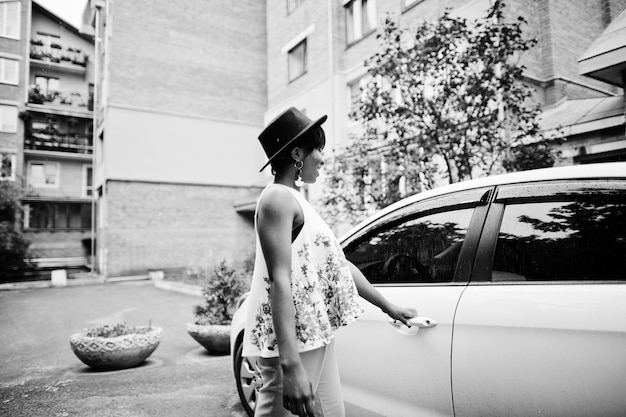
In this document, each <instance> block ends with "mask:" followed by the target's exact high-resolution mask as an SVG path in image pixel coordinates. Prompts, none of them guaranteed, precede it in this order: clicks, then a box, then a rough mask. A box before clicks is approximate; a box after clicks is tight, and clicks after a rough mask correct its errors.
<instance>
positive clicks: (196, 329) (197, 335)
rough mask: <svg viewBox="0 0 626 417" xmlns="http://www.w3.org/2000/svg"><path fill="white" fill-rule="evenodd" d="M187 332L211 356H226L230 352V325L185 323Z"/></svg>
mask: <svg viewBox="0 0 626 417" xmlns="http://www.w3.org/2000/svg"><path fill="white" fill-rule="evenodd" d="M187 332H188V333H189V335H190V336H191V337H193V338H194V339H195V340H196V342H198V343H200V344H201V345H202V346H203V347H204V348H205V349H206V350H208V351H209V352H210V353H212V354H215V355H226V354H228V353H229V352H230V324H226V325H221V324H192V323H187Z"/></svg>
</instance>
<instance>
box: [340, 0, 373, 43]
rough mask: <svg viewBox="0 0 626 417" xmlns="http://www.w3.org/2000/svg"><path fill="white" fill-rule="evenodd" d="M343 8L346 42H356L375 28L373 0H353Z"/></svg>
mask: <svg viewBox="0 0 626 417" xmlns="http://www.w3.org/2000/svg"><path fill="white" fill-rule="evenodd" d="M345 8H346V29H347V31H348V33H347V35H348V36H347V39H348V43H352V42H356V41H358V40H359V39H361V38H363V37H364V36H365V35H367V34H368V33H370V32H372V31H373V30H374V29H376V1H375V0H353V1H351V2H349V3H347V4H346V6H345Z"/></svg>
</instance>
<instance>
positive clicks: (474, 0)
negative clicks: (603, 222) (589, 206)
mask: <svg viewBox="0 0 626 417" xmlns="http://www.w3.org/2000/svg"><path fill="white" fill-rule="evenodd" d="M492 3H493V0H343V1H328V2H318V1H311V0H284V1H283V0H269V1H267V2H266V4H267V28H268V29H267V30H268V34H267V39H268V53H267V56H268V110H267V112H266V119H271V118H272V117H273V115H275V114H276V113H278V112H280V111H281V110H282V109H284V108H285V107H287V106H290V105H294V106H296V107H298V108H301V109H304V110H306V111H307V112H309V113H311V114H312V116H317V115H319V114H322V113H329V114H330V115H329V119H328V122H327V124H326V130H327V133H329V134H328V136H329V144H330V147H333V146H335V147H340V146H342V145H345V143H346V139H347V137H348V133H349V132H350V129H351V128H352V127H353V126H352V124H351V122H350V121H349V120H348V114H349V111H350V103H351V98H352V96H354V94H358V92H359V89H360V86H361V85H362V84H363V80H364V79H366V77H367V74H366V68H365V65H364V61H365V60H366V59H367V58H368V57H369V56H371V55H372V54H373V53H374V51H376V49H377V47H378V45H379V41H378V40H377V38H376V35H377V33H379V30H378V29H379V27H380V25H381V21H382V19H383V18H384V16H386V15H387V14H388V13H391V14H392V16H394V17H395V18H397V19H398V21H399V23H400V25H401V26H403V27H414V26H416V25H418V24H419V23H420V22H422V21H424V20H427V21H428V20H433V19H436V18H437V17H438V16H440V15H441V14H443V12H444V11H445V10H446V9H450V10H451V12H452V14H453V15H456V16H459V17H464V18H467V19H468V20H473V19H475V18H479V17H483V16H485V11H486V10H487V9H488V8H489V7H490V6H491V5H492ZM506 5H507V8H506V13H507V15H508V16H509V17H510V18H512V19H514V18H516V17H517V16H523V17H524V18H525V19H526V20H527V22H528V24H527V25H526V27H525V31H526V35H527V36H528V37H535V38H537V39H538V44H537V46H536V47H535V48H533V49H532V50H530V51H528V52H527V53H526V54H524V56H522V59H521V63H522V64H523V65H524V66H525V67H526V70H525V72H524V77H525V78H524V81H525V82H526V83H528V84H529V85H531V86H532V87H534V88H535V90H536V94H535V96H534V100H535V101H537V102H540V103H542V105H543V107H544V110H545V114H544V117H543V121H542V123H543V126H544V128H545V129H546V130H547V131H554V132H556V131H557V130H558V131H559V132H560V131H563V132H565V134H566V135H567V136H568V140H567V141H566V142H565V143H564V144H563V157H564V159H563V161H561V162H560V163H561V164H572V163H587V162H593V161H596V160H597V161H610V160H618V159H624V158H626V140H625V138H624V104H623V92H622V89H621V88H620V87H621V85H619V84H616V83H609V82H607V80H602V79H597V78H596V79H594V78H591V77H588V76H585V75H581V73H580V72H579V64H578V59H579V58H580V57H581V56H582V55H583V53H584V52H585V51H586V50H587V48H589V47H590V45H591V44H592V42H593V41H594V40H595V39H597V38H598V37H600V36H601V34H602V33H603V31H604V30H605V29H606V28H607V26H608V25H609V24H610V23H611V22H612V21H614V20H615V19H616V18H617V17H618V16H619V14H620V13H621V12H622V11H623V10H624V9H625V8H626V1H624V0H596V1H585V2H575V3H571V2H568V1H564V0H538V1H523V0H509V1H507V2H506ZM609 143H610V145H607V144H609ZM599 144H602V146H599V147H598V146H596V145H599ZM607 148H610V149H612V153H611V154H610V155H605V154H604V152H603V150H604V149H607ZM600 154H602V155H600ZM594 155H595V156H594Z"/></svg>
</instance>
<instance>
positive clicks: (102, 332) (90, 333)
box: [85, 323, 154, 338]
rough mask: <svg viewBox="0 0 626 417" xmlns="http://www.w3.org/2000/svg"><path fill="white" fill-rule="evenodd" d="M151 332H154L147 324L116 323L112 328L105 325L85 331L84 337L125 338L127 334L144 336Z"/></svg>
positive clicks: (149, 324) (150, 324) (150, 325)
mask: <svg viewBox="0 0 626 417" xmlns="http://www.w3.org/2000/svg"><path fill="white" fill-rule="evenodd" d="M152 330H154V327H152V323H148V326H128V325H127V324H126V323H117V324H114V325H112V326H110V325H108V324H105V325H104V326H100V327H93V328H90V329H87V331H86V332H85V336H87V337H107V338H109V337H118V336H126V335H128V334H145V333H148V332H150V331H152Z"/></svg>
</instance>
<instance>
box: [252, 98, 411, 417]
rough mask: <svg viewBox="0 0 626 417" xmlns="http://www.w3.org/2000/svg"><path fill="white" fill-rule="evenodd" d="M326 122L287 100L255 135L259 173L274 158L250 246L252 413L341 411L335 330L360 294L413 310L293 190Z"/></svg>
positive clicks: (354, 309)
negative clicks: (256, 389)
mask: <svg viewBox="0 0 626 417" xmlns="http://www.w3.org/2000/svg"><path fill="white" fill-rule="evenodd" d="M325 120H326V116H323V117H321V118H320V119H318V120H316V121H313V120H311V119H309V118H308V117H307V116H305V115H304V114H303V113H302V112H300V111H299V110H297V109H295V108H293V107H292V108H290V109H288V110H286V111H285V112H284V113H282V114H281V115H279V116H278V117H277V118H276V119H274V120H273V121H272V122H270V124H269V125H268V126H267V127H266V128H265V130H264V131H263V132H262V133H261V135H260V136H259V141H260V142H261V145H262V146H263V149H264V150H265V153H266V154H267V157H268V162H267V164H265V166H263V168H261V171H262V170H263V169H264V168H265V167H267V165H269V164H271V165H272V171H273V172H274V174H275V178H274V183H273V184H271V185H269V186H268V187H266V188H265V190H263V192H262V193H261V196H260V197H259V201H258V203H257V209H256V213H255V225H256V232H257V236H258V239H257V251H256V260H255V266H254V274H253V279H252V287H251V291H250V296H249V298H248V302H249V304H248V306H249V310H248V317H247V322H246V330H245V334H244V351H243V354H244V356H256V357H258V360H257V363H258V365H259V368H260V370H261V375H262V379H263V387H262V388H261V390H260V393H259V396H258V398H257V404H256V411H255V416H257V417H260V416H289V415H291V414H295V415H298V416H316V417H329V416H343V415H344V407H343V399H342V395H341V386H340V382H339V372H338V369H337V362H336V359H335V353H334V345H333V333H334V331H335V330H336V329H337V328H338V327H341V326H344V325H347V324H349V323H351V322H353V321H354V320H355V319H356V318H357V316H358V315H359V314H360V313H361V308H360V307H359V304H358V301H357V300H358V295H360V296H361V297H363V298H364V299H365V300H367V301H369V302H371V303H372V304H374V305H376V306H378V307H380V308H381V309H382V310H383V311H384V312H385V313H387V314H388V315H389V316H390V317H391V318H393V319H396V320H399V321H401V322H403V323H404V324H406V325H407V326H410V324H409V323H408V321H407V320H408V319H409V318H411V317H415V316H416V315H417V313H416V312H415V310H412V309H407V308H402V307H399V306H396V305H394V304H392V303H390V302H389V301H387V300H386V299H385V298H384V297H383V296H382V295H381V294H380V293H379V292H378V291H377V290H376V289H375V288H374V287H373V286H372V285H370V284H369V282H368V281H367V280H366V279H365V277H364V276H363V274H362V273H361V272H360V271H359V269H358V268H356V267H355V266H354V265H352V264H351V263H349V262H348V261H347V260H346V258H345V256H344V254H343V251H342V250H341V247H340V246H339V243H338V241H337V239H336V238H335V236H334V235H333V233H332V231H331V230H330V228H329V227H328V226H327V225H326V223H324V221H323V220H322V219H321V218H320V217H319V216H318V215H317V213H316V212H315V211H314V209H313V208H312V207H311V205H310V204H309V203H308V202H307V201H306V199H305V198H304V197H303V196H302V194H301V193H300V192H299V191H298V190H299V187H300V186H302V184H303V183H309V184H312V183H314V182H315V181H316V179H317V177H318V176H319V168H320V166H321V165H322V164H323V159H322V153H321V152H322V149H323V148H324V145H325V134H324V130H323V129H322V128H321V124H322V123H323V122H324V121H325ZM357 292H358V293H357Z"/></svg>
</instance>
